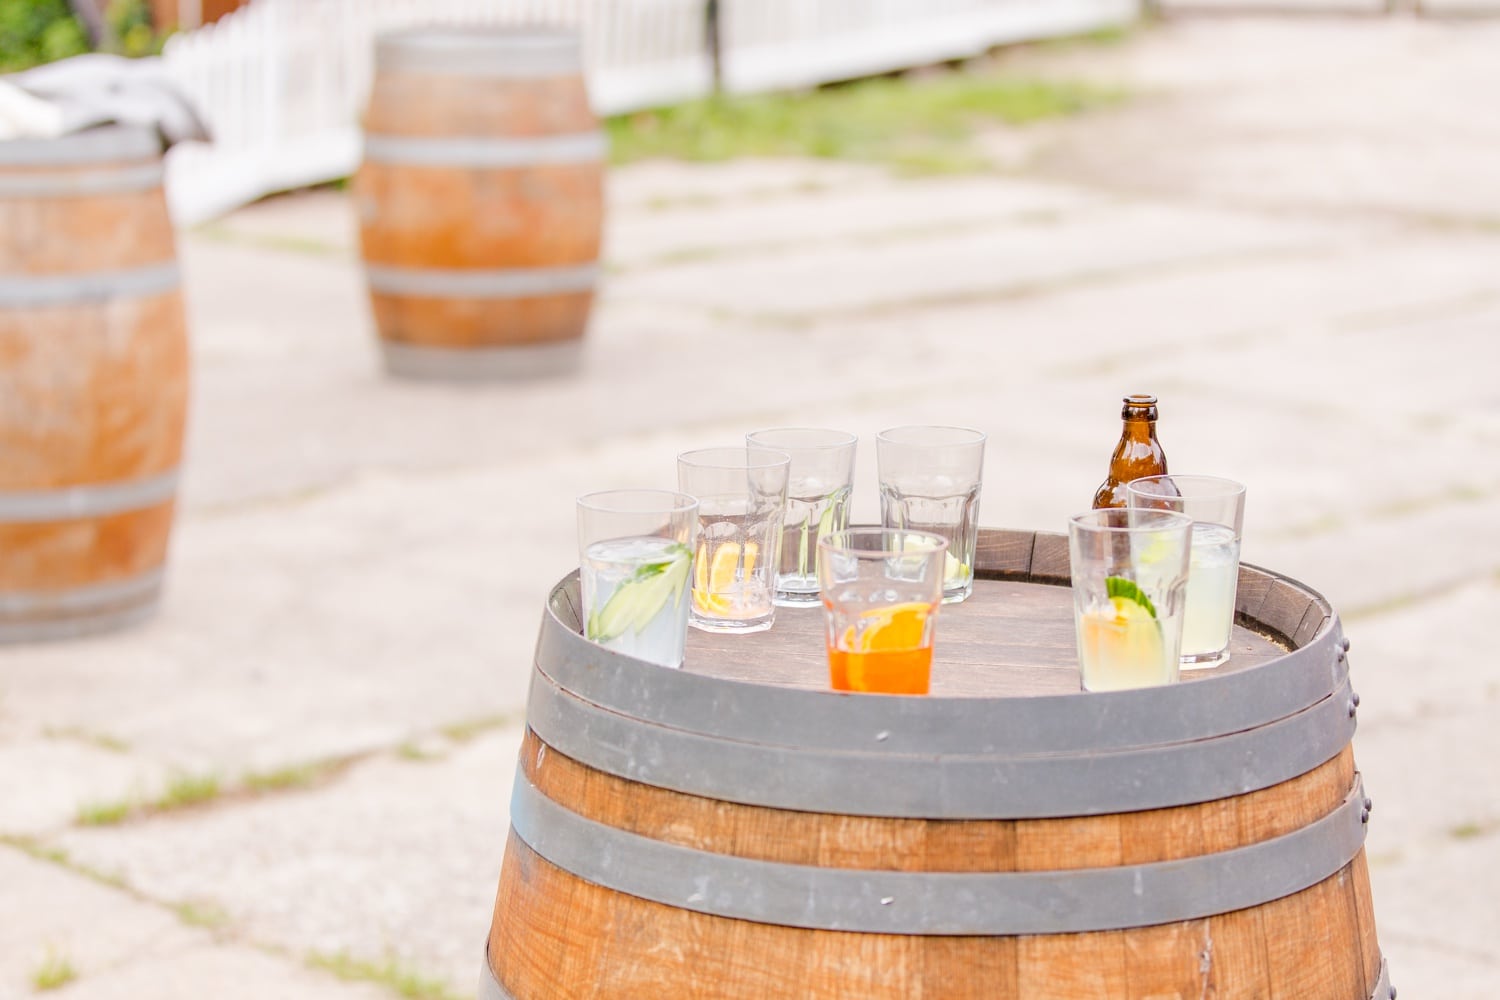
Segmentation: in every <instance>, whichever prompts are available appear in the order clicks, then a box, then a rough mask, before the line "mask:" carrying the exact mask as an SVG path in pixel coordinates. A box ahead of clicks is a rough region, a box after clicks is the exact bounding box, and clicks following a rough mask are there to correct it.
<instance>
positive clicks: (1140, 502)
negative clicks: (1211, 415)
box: [1125, 476, 1245, 670]
mask: <svg viewBox="0 0 1500 1000" xmlns="http://www.w3.org/2000/svg"><path fill="white" fill-rule="evenodd" d="M1125 495H1126V499H1127V501H1128V503H1129V504H1130V506H1132V507H1142V508H1151V509H1154V510H1175V511H1177V512H1178V513H1179V514H1186V515H1187V516H1188V517H1191V518H1192V519H1193V545H1192V553H1191V555H1190V556H1189V563H1188V584H1187V609H1186V611H1185V612H1184V615H1185V617H1184V619H1183V623H1182V669H1183V670H1202V669H1204V668H1207V667H1216V666H1218V665H1219V664H1221V663H1223V662H1225V661H1226V660H1228V659H1229V634H1230V629H1231V627H1232V626H1233V625H1234V599H1235V591H1236V590H1237V589H1238V587H1239V582H1240V536H1241V533H1242V531H1243V530H1244V526H1245V486H1244V484H1243V483H1237V482H1235V481H1234V480H1233V479H1223V478H1221V477H1219V476H1148V477H1146V478H1144V479H1136V480H1133V481H1132V482H1130V483H1128V484H1127V485H1126V487H1125Z"/></svg>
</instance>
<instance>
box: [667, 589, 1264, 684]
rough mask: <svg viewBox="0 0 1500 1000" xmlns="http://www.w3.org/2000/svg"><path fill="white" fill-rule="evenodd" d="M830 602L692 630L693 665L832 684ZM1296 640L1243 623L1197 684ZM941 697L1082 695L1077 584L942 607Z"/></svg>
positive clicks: (982, 596) (936, 661)
mask: <svg viewBox="0 0 1500 1000" xmlns="http://www.w3.org/2000/svg"><path fill="white" fill-rule="evenodd" d="M824 643H825V640H824V616H823V609H822V608H821V607H817V606H815V607H811V608H777V609H776V622H775V625H774V626H773V627H772V628H771V629H770V630H768V631H765V632H759V633H754V634H751V635H720V634H714V633H707V632H701V631H699V630H698V629H689V630H688V641H687V657H686V661H685V662H684V664H683V669H684V670H686V671H689V672H691V673H697V674H706V675H710V676H713V677H718V678H723V679H725V680H737V681H748V682H751V683H756V684H774V685H779V686H783V687H792V688H806V689H809V690H828V684H829V680H828V659H827V653H826V651H825V649H824ZM1286 652H1287V648H1286V646H1284V645H1283V644H1281V643H1280V642H1278V641H1276V640H1275V639H1272V638H1271V637H1269V636H1266V635H1262V634H1260V633H1257V632H1255V631H1252V630H1251V629H1249V628H1246V627H1244V626H1243V625H1236V626H1235V627H1234V634H1233V637H1232V641H1231V645H1230V658H1229V661H1228V662H1227V663H1225V664H1223V665H1221V666H1218V667H1215V668H1212V669H1209V670H1194V671H1186V672H1184V673H1183V675H1182V679H1183V681H1185V682H1186V681H1196V680H1200V679H1203V678H1207V677H1212V676H1216V675H1222V674H1226V673H1230V672H1233V671H1238V670H1246V669H1249V668H1251V667H1254V666H1258V665H1260V664H1263V663H1268V662H1270V661H1271V660H1274V659H1276V658H1278V657H1280V656H1282V655H1283V654H1285V653H1286ZM931 693H932V695H934V696H938V697H992V698H1002V697H1023V696H1029V695H1047V694H1076V693H1081V686H1080V682H1079V673H1078V659H1077V652H1076V648H1075V638H1074V630H1073V598H1072V592H1071V591H1070V590H1069V589H1068V588H1067V587H1061V586H1051V585H1047V584H1040V583H1029V582H1025V581H1017V580H976V581H975V583H974V592H973V594H972V595H971V596H970V597H969V599H968V600H966V601H964V602H963V603H961V604H949V605H944V606H943V607H942V608H941V609H940V610H939V612H938V619H937V631H936V638H935V639H934V642H933V656H932V689H931Z"/></svg>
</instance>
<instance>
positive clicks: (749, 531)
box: [677, 447, 792, 633]
mask: <svg viewBox="0 0 1500 1000" xmlns="http://www.w3.org/2000/svg"><path fill="white" fill-rule="evenodd" d="M791 461H792V460H791V457H790V456H789V455H787V453H786V452H783V451H775V450H772V449H769V448H755V447H731V448H701V449H699V450H697V451H686V452H683V453H682V454H681V455H678V456H677V487H678V489H680V490H682V491H683V492H684V493H688V494H691V495H692V496H694V497H696V498H697V500H698V523H699V528H700V531H699V540H698V547H697V551H696V553H695V556H694V561H693V602H692V603H693V606H692V615H691V618H690V619H689V624H690V625H692V626H693V627H694V628H697V629H702V630H704V631H706V632H734V633H744V632H760V631H764V630H765V629H768V628H770V627H771V624H772V622H773V621H774V620H775V617H776V606H775V604H774V603H773V602H772V599H773V596H774V594H775V592H776V565H777V560H778V557H779V550H780V544H781V524H782V517H783V512H784V507H785V504H786V488H787V475H788V469H789V467H790V465H791Z"/></svg>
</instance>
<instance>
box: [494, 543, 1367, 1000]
mask: <svg viewBox="0 0 1500 1000" xmlns="http://www.w3.org/2000/svg"><path fill="white" fill-rule="evenodd" d="M1067 558H1068V556H1067V538H1066V536H1061V535H1048V534H1035V535H1033V534H1031V533H1026V532H1008V531H985V532H983V533H982V535H981V540H980V550H979V554H978V559H977V566H978V569H979V571H980V580H979V581H978V582H977V583H976V586H975V590H974V594H973V596H972V597H971V598H970V599H969V600H968V601H967V602H965V603H963V604H959V605H952V606H948V607H944V608H943V611H942V614H941V616H940V618H939V622H938V626H937V643H936V659H935V663H934V667H933V693H932V695H931V696H930V697H926V698H922V697H905V696H876V695H847V694H834V693H832V692H829V691H828V690H827V667H826V663H825V660H824V654H823V626H822V620H821V616H822V612H821V609H810V610H805V611H802V610H797V609H785V608H784V609H779V610H778V611H777V615H776V625H775V627H774V628H772V629H771V630H770V631H768V632H766V633H763V634H760V635H755V636H714V635H708V634H705V633H699V632H690V638H689V642H688V653H687V661H686V664H685V667H684V669H682V670H680V671H678V670H664V669H662V668H659V667H653V666H651V665H649V664H646V663H644V662H641V661H638V660H634V659H631V658H629V657H626V656H622V655H619V654H616V653H612V652H609V651H607V650H604V649H603V648H601V647H599V646H596V645H594V644H592V643H589V642H587V641H586V640H584V638H583V637H582V636H581V635H579V634H578V631H579V630H578V596H577V594H578V591H577V577H576V575H574V576H571V577H569V578H567V579H566V580H564V581H563V582H562V583H561V584H559V586H558V587H557V588H556V589H555V590H554V592H553V594H552V599H551V602H550V606H549V608H548V610H547V613H546V614H545V615H544V618H543V623H542V633H541V640H540V644H539V646H538V648H537V655H536V670H535V672H534V673H533V677H532V687H531V696H530V704H529V708H528V715H527V722H528V727H529V731H528V733H527V736H526V739H525V743H524V745H523V747H522V750H521V759H520V765H519V767H518V769H517V774H516V778H515V785H514V791H513V798H512V802H511V834H510V839H509V842H508V844H507V847H506V851H505V861H504V864H503V868H502V872H501V876H500V886H499V892H498V894H497V898H496V902H495V912H494V921H493V924H492V926H491V930H490V936H489V941H488V948H487V958H486V961H485V964H484V966H483V975H482V980H481V987H480V995H481V996H482V997H484V998H485V1000H500V998H514V1000H531V998H541V997H546V998H548V1000H567V998H572V997H599V998H613V997H620V998H624V997H656V998H661V1000H670V998H688V997H716V998H717V997H727V998H757V1000H758V998H764V997H792V996H796V997H829V998H834V997H861V998H891V1000H895V998H909V997H915V996H921V997H927V998H933V997H942V998H981V997H982V998H985V1000H995V998H1006V997H1017V998H1025V1000H1043V998H1058V1000H1080V998H1093V997H1106V998H1130V1000H1134V998H1145V997H1153V998H1164V997H1184V998H1187V997H1192V998H1198V997H1203V996H1212V997H1215V998H1218V1000H1232V998H1242V1000H1251V998H1258V1000H1368V998H1372V997H1374V998H1379V1000H1386V998H1387V997H1390V996H1393V991H1392V990H1391V989H1390V986H1389V982H1388V979H1387V974H1386V968H1385V963H1384V961H1383V959H1382V957H1381V953H1380V948H1379V946H1378V944H1377V943H1376V937H1375V919H1374V913H1373V910H1372V904H1371V899H1370V888H1369V878H1368V874H1367V869H1366V864H1365V857H1364V851H1363V844H1364V839H1365V830H1366V826H1367V823H1368V820H1369V815H1370V813H1369V810H1370V802H1369V800H1368V799H1366V798H1365V792H1364V788H1363V785H1362V782H1361V778H1360V776H1359V774H1358V773H1357V772H1356V771H1355V768H1354V759H1353V755H1352V750H1351V747H1350V739H1351V736H1352V734H1353V732H1354V726H1355V707H1356V705H1357V698H1355V696H1354V694H1353V693H1352V691H1351V690H1350V686H1349V673H1348V663H1347V658H1346V655H1345V650H1346V649H1347V643H1346V642H1344V641H1343V638H1342V631H1341V628H1340V625H1339V621H1338V618H1337V617H1336V616H1335V615H1334V613H1333V611H1332V609H1331V608H1330V607H1329V606H1328V604H1327V602H1326V601H1324V600H1323V599H1322V598H1321V597H1319V596H1318V595H1317V594H1315V593H1313V592H1312V591H1310V590H1308V589H1307V588H1305V587H1303V586H1301V585H1299V584H1297V583H1295V582H1293V581H1291V580H1288V579H1285V578H1283V577H1280V576H1277V575H1276V574H1274V573H1268V572H1264V571H1261V570H1257V569H1253V568H1250V567H1246V568H1245V569H1244V570H1243V572H1242V575H1241V582H1240V593H1239V610H1240V613H1241V614H1240V626H1239V627H1237V628H1236V630H1235V635H1234V637H1233V644H1232V647H1231V649H1232V658H1231V659H1230V660H1229V662H1228V663H1227V664H1225V665H1224V666H1222V667H1219V668H1217V669H1215V670H1213V671H1203V672H1200V673H1198V674H1194V675H1189V676H1192V677H1193V679H1191V680H1185V681H1184V682H1182V683H1180V684H1176V685H1173V686H1171V687H1163V688H1154V689H1146V690H1139V691H1123V692H1103V693H1085V692H1081V691H1080V690H1079V678H1078V672H1077V670H1076V668H1075V666H1074V638H1073V623H1072V603H1071V595H1070V592H1069V590H1068V588H1067Z"/></svg>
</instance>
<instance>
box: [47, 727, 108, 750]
mask: <svg viewBox="0 0 1500 1000" xmlns="http://www.w3.org/2000/svg"><path fill="white" fill-rule="evenodd" d="M42 735H43V736H45V737H47V738H48V739H53V740H74V741H75V742H78V743H87V744H88V745H89V746H95V747H98V748H99V749H101V750H108V751H110V752H111V753H129V752H130V744H129V743H126V742H125V741H124V740H122V739H120V738H119V737H117V736H111V735H109V734H108V733H93V732H89V731H88V730H86V729H81V728H79V727H78V726H48V727H47V728H46V729H43V730H42Z"/></svg>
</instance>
